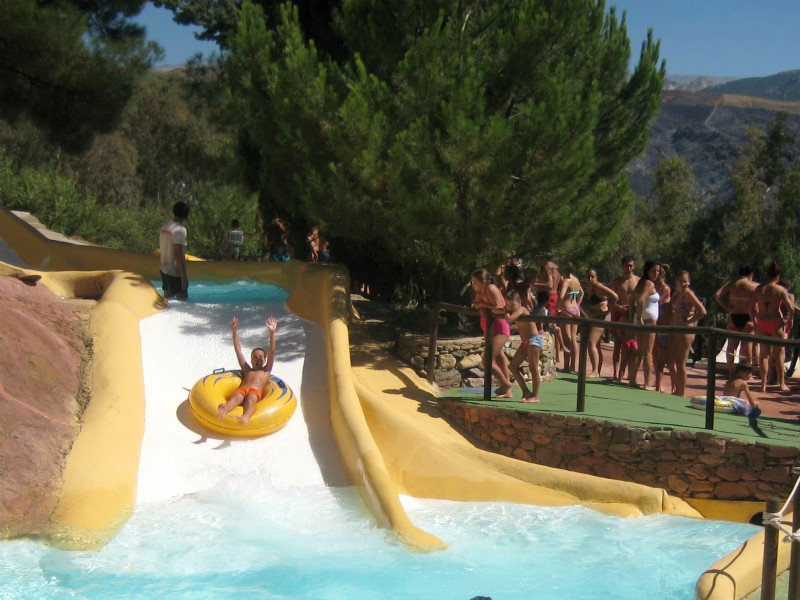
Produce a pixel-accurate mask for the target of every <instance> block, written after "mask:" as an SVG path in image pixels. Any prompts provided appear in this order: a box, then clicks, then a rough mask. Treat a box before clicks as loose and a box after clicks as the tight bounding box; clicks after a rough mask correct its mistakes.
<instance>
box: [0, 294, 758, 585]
mask: <svg viewBox="0 0 800 600" xmlns="http://www.w3.org/2000/svg"><path fill="white" fill-rule="evenodd" d="M206 285H207V287H206ZM190 293H191V294H192V300H193V301H194V302H206V303H209V304H225V305H230V304H235V303H239V304H246V303H261V302H264V303H274V302H283V301H285V299H286V297H285V292H283V291H282V290H280V289H278V288H274V287H272V286H264V285H262V284H256V283H253V282H249V283H248V282H245V283H241V284H229V285H221V284H213V285H210V284H199V283H198V284H195V283H193V284H192V288H191V290H190ZM281 294H283V296H281ZM220 310H223V311H226V314H227V312H229V311H230V310H231V308H230V306H224V307H221V309H220ZM259 310H260V309H259ZM226 318H227V317H226ZM262 472H263V471H262ZM225 473H226V474H227V473H228V472H227V471H225ZM408 504H409V516H410V517H411V519H412V521H413V522H414V523H415V524H416V525H417V526H418V527H420V528H422V529H424V530H426V531H429V532H431V533H433V534H434V535H436V536H438V537H439V538H441V539H442V540H444V541H445V542H446V543H447V544H448V548H447V550H445V551H441V552H434V553H429V554H416V553H411V552H409V551H407V550H406V549H405V548H404V547H402V546H401V545H400V544H398V543H397V542H396V541H395V540H394V539H393V538H392V536H391V534H390V533H389V532H387V531H386V530H384V529H379V528H378V527H376V526H375V524H374V522H373V521H372V519H371V517H370V516H369V513H368V512H367V511H366V510H365V508H364V507H363V505H362V504H361V502H360V500H359V499H358V496H357V494H356V493H355V491H354V490H353V489H352V488H329V487H324V486H306V487H285V486H284V487H277V486H275V485H273V484H272V482H271V481H270V477H269V475H261V476H252V477H248V478H244V477H242V476H241V475H230V474H227V475H225V476H222V477H221V478H220V481H219V483H217V484H215V485H213V486H211V487H210V489H204V490H202V491H200V492H198V493H194V494H190V495H186V496H183V497H179V498H175V499H172V500H169V501H163V502H151V503H144V504H140V505H139V506H137V508H136V511H135V513H134V514H133V516H132V517H131V518H130V520H129V521H128V522H127V523H126V524H125V526H124V527H123V529H122V531H121V532H120V533H119V535H117V537H116V538H115V539H113V540H112V541H111V542H110V543H109V544H108V545H107V546H106V547H105V548H103V549H102V550H100V551H98V552H65V551H60V550H56V549H53V548H50V547H48V546H45V545H43V544H41V543H38V542H34V541H28V540H14V541H6V542H2V543H0V598H2V599H17V598H19V599H26V600H27V599H33V598H41V599H51V598H52V599H61V598H80V599H87V600H94V599H106V598H115V599H116V598H131V599H140V598H141V599H152V598H170V599H172V598H178V599H183V598H185V599H189V598H191V599H192V600H194V599H201V600H202V599H223V598H231V597H236V598H257V599H260V598H264V599H281V600H282V599H290V598H291V599H299V598H302V599H319V600H339V599H342V600H344V599H348V600H352V599H359V600H360V599H368V598H369V599H371V598H378V599H384V598H385V599H406V598H407V599H409V600H410V599H415V600H416V599H422V598H425V599H427V598H431V599H443V600H447V599H453V600H469V599H471V598H474V597H475V596H486V597H491V598H493V600H517V599H520V600H521V599H530V598H536V599H537V600H550V599H552V600H556V599H558V600H564V599H573V598H580V599H589V600H592V599H598V600H600V599H603V600H606V599H614V600H633V599H637V600H638V599H640V598H647V597H650V598H658V599H659V600H663V599H686V600H690V599H693V598H694V584H695V581H696V580H697V577H698V576H699V575H700V573H701V572H702V571H703V570H704V569H705V568H706V567H708V566H709V565H710V564H711V563H712V562H713V561H715V560H716V559H718V558H720V557H722V556H723V555H725V554H727V553H728V552H730V551H731V550H733V549H734V548H735V547H736V546H738V545H739V544H740V543H741V542H743V541H744V540H746V539H748V538H749V537H751V536H752V535H753V534H754V533H755V532H756V531H757V528H756V527H754V526H751V525H745V524H732V523H724V522H719V521H702V520H696V519H686V518H681V517H669V516H664V515H655V516H649V517H643V518H639V519H620V518H616V517H610V516H605V515H602V514H600V513H597V512H595V511H592V510H589V509H586V508H583V507H580V506H571V507H563V508H548V507H534V506H525V505H514V504H507V503H499V502H495V503H461V502H449V501H437V500H414V499H411V500H409V502H408Z"/></svg>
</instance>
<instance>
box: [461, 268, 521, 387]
mask: <svg viewBox="0 0 800 600" xmlns="http://www.w3.org/2000/svg"><path fill="white" fill-rule="evenodd" d="M470 284H471V285H472V290H473V291H474V292H475V301H474V302H473V304H474V306H475V308H478V309H481V310H482V311H488V312H490V313H492V317H493V318H494V321H493V322H492V334H491V348H485V349H484V355H483V364H484V365H485V364H486V354H485V353H486V352H491V356H492V373H494V376H495V377H496V378H497V381H498V382H499V383H500V387H498V388H497V390H495V393H496V395H497V397H498V398H511V397H512V396H513V395H512V392H511V386H512V383H511V374H510V373H509V370H508V358H507V357H506V354H505V352H504V347H505V344H506V342H507V341H508V338H509V336H510V335H511V327H510V326H509V324H508V321H507V320H506V301H505V298H503V294H502V293H500V288H498V287H497V286H496V285H495V284H494V283H493V282H492V276H491V274H490V273H489V271H487V270H486V269H476V270H475V271H473V272H472V276H471V277H470ZM487 321H488V318H487V316H486V314H481V331H483V332H484V333H486V323H487ZM484 377H491V374H490V373H484Z"/></svg>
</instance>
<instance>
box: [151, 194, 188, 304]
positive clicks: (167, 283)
mask: <svg viewBox="0 0 800 600" xmlns="http://www.w3.org/2000/svg"><path fill="white" fill-rule="evenodd" d="M172 215H173V218H172V219H171V220H169V221H167V222H166V223H164V224H163V225H162V226H161V232H160V233H159V236H158V245H159V253H160V257H161V289H162V290H163V291H164V297H165V298H175V299H176V300H186V299H187V298H188V297H189V277H188V276H187V274H186V227H185V226H184V224H183V222H184V221H185V220H186V219H187V218H188V216H189V205H188V204H186V203H185V202H176V203H175V205H174V206H173V207H172Z"/></svg>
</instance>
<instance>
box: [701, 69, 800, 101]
mask: <svg viewBox="0 0 800 600" xmlns="http://www.w3.org/2000/svg"><path fill="white" fill-rule="evenodd" d="M704 91H706V92H711V93H714V94H737V95H739V96H753V97H755V98H765V99H767V100H778V101H783V102H798V101H800V71H785V72H783V73H778V74H777V75H770V76H769V77H748V78H747V79H735V80H733V81H728V82H725V83H721V84H719V85H715V86H713V87H707V88H705V89H704Z"/></svg>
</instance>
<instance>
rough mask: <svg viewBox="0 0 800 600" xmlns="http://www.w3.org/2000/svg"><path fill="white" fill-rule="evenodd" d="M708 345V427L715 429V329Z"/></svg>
mask: <svg viewBox="0 0 800 600" xmlns="http://www.w3.org/2000/svg"><path fill="white" fill-rule="evenodd" d="M706 345H707V346H708V348H707V350H706V356H707V364H708V368H707V369H706V377H707V380H706V429H714V398H715V397H716V395H717V353H716V348H717V336H716V335H715V334H714V330H713V329H711V330H709V332H708V339H707V340H706Z"/></svg>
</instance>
